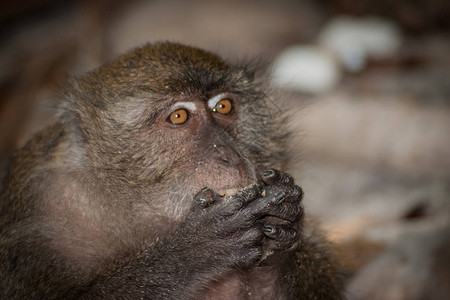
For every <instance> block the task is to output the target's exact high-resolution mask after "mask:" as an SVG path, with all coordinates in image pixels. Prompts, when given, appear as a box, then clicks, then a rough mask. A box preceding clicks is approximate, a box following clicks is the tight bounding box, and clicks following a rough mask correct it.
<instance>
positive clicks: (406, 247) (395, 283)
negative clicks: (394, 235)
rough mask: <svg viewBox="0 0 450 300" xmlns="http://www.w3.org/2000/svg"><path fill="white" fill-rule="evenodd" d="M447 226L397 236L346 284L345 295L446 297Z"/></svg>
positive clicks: (390, 299)
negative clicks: (397, 238)
mask: <svg viewBox="0 0 450 300" xmlns="http://www.w3.org/2000/svg"><path fill="white" fill-rule="evenodd" d="M449 266H450V228H449V227H448V226H446V227H444V228H441V229H440V230H430V231H428V232H424V233H423V234H421V235H413V236H408V237H404V238H402V239H399V240H398V241H397V242H396V244H395V245H394V246H392V247H391V248H390V249H388V250H387V251H386V253H384V254H382V255H381V256H379V257H378V258H377V259H376V260H374V261H372V262H371V263H370V264H368V265H367V266H366V267H365V268H364V269H363V270H362V271H361V272H360V273H359V275H357V276H356V277H355V278H353V280H352V281H351V283H350V284H349V286H348V296H349V299H373V300H378V299H379V300H403V299H404V300H416V299H448V297H449V295H450V285H449V283H450V268H449Z"/></svg>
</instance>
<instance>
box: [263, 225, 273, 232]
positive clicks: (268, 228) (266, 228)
mask: <svg viewBox="0 0 450 300" xmlns="http://www.w3.org/2000/svg"><path fill="white" fill-rule="evenodd" d="M262 230H263V231H264V232H273V227H270V226H263V227H262Z"/></svg>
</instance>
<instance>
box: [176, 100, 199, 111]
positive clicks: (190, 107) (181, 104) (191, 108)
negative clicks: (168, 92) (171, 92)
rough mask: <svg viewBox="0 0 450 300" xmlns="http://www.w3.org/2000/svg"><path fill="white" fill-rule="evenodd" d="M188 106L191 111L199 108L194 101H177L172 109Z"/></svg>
mask: <svg viewBox="0 0 450 300" xmlns="http://www.w3.org/2000/svg"><path fill="white" fill-rule="evenodd" d="M177 108H187V109H188V110H189V111H191V112H194V111H196V110H197V106H195V104H194V103H193V102H177V103H175V104H174V105H173V106H172V109H174V110H175V109H177Z"/></svg>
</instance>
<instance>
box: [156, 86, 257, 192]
mask: <svg viewBox="0 0 450 300" xmlns="http://www.w3.org/2000/svg"><path fill="white" fill-rule="evenodd" d="M241 106H242V100H241V99H240V97H239V96H238V95H237V94H234V93H226V92H225V93H219V94H216V95H214V96H212V97H209V98H205V99H201V98H200V99H199V98H197V97H187V98H184V99H182V100H181V101H174V102H173V104H171V105H169V106H168V107H167V108H166V109H164V110H163V111H160V112H159V115H158V118H157V120H156V122H155V127H156V128H157V130H156V131H157V132H158V135H160V136H164V137H165V141H164V143H165V144H166V146H167V147H168V148H171V149H167V151H170V150H175V151H170V152H171V155H170V156H169V157H170V160H171V161H166V162H165V163H166V164H168V165H171V167H170V168H172V169H173V170H176V172H175V173H173V175H174V176H176V177H178V178H184V177H186V176H185V175H186V174H189V178H186V179H187V181H188V182H189V183H188V184H187V186H186V187H187V188H191V189H192V191H191V192H192V193H195V192H197V191H198V190H200V189H201V188H203V187H206V186H207V187H210V188H213V189H215V190H223V189H230V188H242V187H244V186H246V185H248V184H250V183H252V182H254V181H255V180H256V177H255V166H254V164H253V163H252V162H250V160H249V159H248V158H246V157H245V155H244V154H243V153H242V149H240V148H239V147H238V144H239V142H238V135H239V128H238V126H239V125H238V124H239V123H238V119H239V116H240V113H242V107H241ZM168 173H172V172H168Z"/></svg>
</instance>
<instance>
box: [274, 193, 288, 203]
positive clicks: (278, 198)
mask: <svg viewBox="0 0 450 300" xmlns="http://www.w3.org/2000/svg"><path fill="white" fill-rule="evenodd" d="M284 196H286V194H285V193H284V192H279V193H278V194H276V195H275V200H277V201H279V200H281V199H283V198H284Z"/></svg>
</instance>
